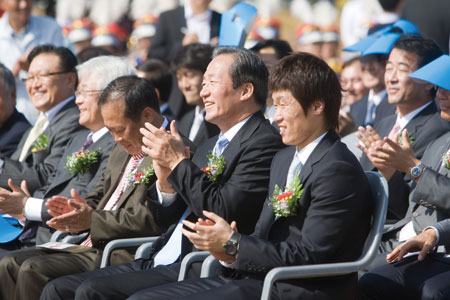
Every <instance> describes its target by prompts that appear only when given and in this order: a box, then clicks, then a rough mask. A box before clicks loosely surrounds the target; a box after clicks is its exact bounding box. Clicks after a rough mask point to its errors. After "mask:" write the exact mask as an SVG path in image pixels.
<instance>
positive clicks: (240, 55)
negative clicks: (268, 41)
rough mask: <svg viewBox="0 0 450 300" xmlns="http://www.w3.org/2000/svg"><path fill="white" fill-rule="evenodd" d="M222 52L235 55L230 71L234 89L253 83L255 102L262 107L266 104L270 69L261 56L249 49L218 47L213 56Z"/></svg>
mask: <svg viewBox="0 0 450 300" xmlns="http://www.w3.org/2000/svg"><path fill="white" fill-rule="evenodd" d="M222 54H230V55H233V56H234V57H235V58H234V61H233V63H232V64H231V66H230V68H229V72H228V73H229V75H230V77H231V80H232V82H233V89H237V88H238V87H240V86H242V85H243V84H245V83H251V84H252V85H253V96H254V98H255V102H256V103H257V104H258V105H260V106H261V107H263V106H264V105H266V100H267V94H268V90H267V83H268V78H269V71H268V70H267V67H266V65H265V64H264V62H263V60H262V59H261V57H260V56H259V55H258V54H256V53H255V52H253V51H250V50H247V49H242V48H236V47H218V48H216V49H214V52H213V58H214V57H217V56H219V55H222Z"/></svg>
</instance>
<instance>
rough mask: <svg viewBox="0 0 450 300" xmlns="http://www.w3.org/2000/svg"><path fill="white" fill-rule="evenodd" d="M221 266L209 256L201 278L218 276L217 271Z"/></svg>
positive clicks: (204, 264)
mask: <svg viewBox="0 0 450 300" xmlns="http://www.w3.org/2000/svg"><path fill="white" fill-rule="evenodd" d="M220 266H221V264H220V262H219V261H218V260H217V259H216V258H215V257H214V256H212V255H209V256H208V257H207V258H206V259H205V260H204V261H203V264H202V272H201V273H200V277H201V278H203V277H211V276H214V275H215V274H216V271H217V269H218V268H219V267H220Z"/></svg>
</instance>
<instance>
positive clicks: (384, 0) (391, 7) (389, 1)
mask: <svg viewBox="0 0 450 300" xmlns="http://www.w3.org/2000/svg"><path fill="white" fill-rule="evenodd" d="M378 2H379V3H380V6H381V8H382V9H383V10H384V11H387V12H394V11H395V9H396V8H397V6H398V4H399V3H400V0H378Z"/></svg>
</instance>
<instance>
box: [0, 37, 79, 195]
mask: <svg viewBox="0 0 450 300" xmlns="http://www.w3.org/2000/svg"><path fill="white" fill-rule="evenodd" d="M28 62H29V63H30V68H29V70H28V77H27V78H26V80H25V84H26V87H27V91H28V94H29V96H30V99H31V101H32V102H33V105H34V106H35V107H36V109H37V110H38V111H39V112H40V114H39V117H38V120H37V122H36V124H35V125H34V126H33V127H32V128H31V129H30V130H29V131H28V132H27V133H25V134H24V136H23V137H22V139H21V141H20V143H19V145H18V147H17V150H16V151H15V152H14V153H13V155H12V156H11V159H9V158H3V159H0V187H3V188H8V187H9V186H10V185H11V184H12V183H15V184H18V183H20V182H21V181H22V180H26V181H27V185H28V190H29V192H30V193H34V191H36V190H37V189H38V188H39V187H41V186H44V185H46V184H47V183H48V179H49V178H50V177H51V175H52V173H53V172H54V171H55V169H56V168H57V166H58V163H59V161H60V159H61V157H62V155H63V153H64V150H65V147H66V145H67V142H68V141H69V139H70V138H71V137H72V136H73V135H74V133H76V132H77V131H79V130H81V129H82V128H83V127H82V126H81V125H80V124H79V123H78V118H79V115H80V111H79V109H78V107H77V106H76V104H75V101H74V99H75V96H74V93H75V88H76V85H77V82H78V77H77V73H76V70H75V66H76V64H77V60H76V58H75V56H74V55H73V54H72V52H70V50H69V49H67V48H63V47H54V46H51V45H42V46H38V47H36V48H34V49H33V50H32V51H31V53H30V55H29V56H28ZM9 179H10V180H12V181H11V182H10V183H8V180H9Z"/></svg>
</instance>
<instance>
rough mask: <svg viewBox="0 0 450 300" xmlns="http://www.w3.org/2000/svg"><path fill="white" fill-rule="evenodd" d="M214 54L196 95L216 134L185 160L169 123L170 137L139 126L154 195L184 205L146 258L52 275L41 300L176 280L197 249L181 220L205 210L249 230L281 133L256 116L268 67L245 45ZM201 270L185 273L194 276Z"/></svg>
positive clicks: (124, 291)
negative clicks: (183, 263)
mask: <svg viewBox="0 0 450 300" xmlns="http://www.w3.org/2000/svg"><path fill="white" fill-rule="evenodd" d="M213 57H214V58H213V60H212V61H211V63H210V64H209V66H208V68H207V70H206V73H205V75H204V77H203V89H202V91H201V93H200V95H201V96H202V98H203V101H204V103H205V107H206V116H205V118H206V120H207V121H210V122H211V123H213V124H216V125H217V126H218V127H219V128H220V130H221V134H220V136H219V137H217V136H216V137H213V138H211V139H209V140H207V141H206V142H205V143H203V144H202V145H201V146H200V147H199V148H198V149H197V151H196V153H195V155H194V157H193V158H192V161H190V160H188V159H186V155H185V153H184V148H185V147H184V145H183V143H182V142H181V141H180V137H179V135H178V132H177V130H176V128H175V124H174V123H172V124H171V134H169V133H167V132H166V131H163V130H158V129H157V128H155V127H152V126H150V124H146V129H141V132H143V133H144V136H145V138H144V144H145V145H146V146H147V148H146V150H145V151H146V152H148V153H149V155H150V156H152V157H153V159H154V166H155V172H156V174H157V176H158V181H157V184H156V187H157V189H155V190H153V191H152V192H153V193H154V194H159V196H158V198H160V199H161V201H165V202H169V201H171V199H170V198H171V197H178V198H179V199H178V200H181V202H183V203H186V204H187V205H188V206H189V209H188V210H186V211H185V214H184V215H183V217H182V218H181V219H180V220H179V223H178V224H174V225H173V226H172V227H171V228H169V230H167V231H166V233H165V234H164V235H163V236H162V237H161V238H160V239H159V240H158V241H157V242H155V245H154V252H153V254H152V255H151V258H150V259H141V260H136V261H134V262H132V263H128V264H123V265H118V266H112V267H108V268H104V269H100V270H96V271H94V272H91V273H83V274H76V275H73V276H66V277H63V278H60V279H57V280H54V281H52V282H50V283H49V284H48V285H47V286H46V287H45V289H44V291H43V294H42V298H43V299H67V298H74V297H75V298H76V299H89V298H93V297H97V298H99V299H124V298H126V297H127V296H129V295H131V294H133V293H134V292H136V291H138V290H141V289H143V288H146V287H150V286H156V285H160V284H163V283H166V282H173V281H176V280H177V278H178V271H179V269H180V261H181V259H182V258H183V257H184V256H185V255H186V254H187V253H189V252H191V251H194V250H195V249H194V247H193V245H192V244H191V243H190V242H189V241H188V240H187V239H186V238H183V237H182V234H181V227H182V225H181V221H182V220H183V219H184V218H186V219H189V220H191V221H195V220H197V218H199V217H203V214H202V211H203V210H208V211H213V212H215V213H217V214H218V215H220V216H222V217H223V218H225V219H226V220H228V221H229V222H231V221H232V220H237V221H238V222H239V224H240V227H239V230H240V231H241V232H244V233H251V232H252V231H253V230H254V227H255V224H256V221H257V218H258V215H259V213H260V211H261V209H262V207H263V203H264V199H265V197H266V196H267V191H268V184H269V170H270V164H271V163H272V159H273V156H274V155H275V153H276V152H277V151H278V150H280V149H281V148H282V143H281V139H280V136H279V134H278V133H277V132H276V130H275V128H273V126H271V125H270V123H269V122H268V121H267V120H266V119H265V118H264V115H263V114H262V113H261V108H262V107H263V106H264V103H265V101H266V97H267V77H268V71H267V68H266V67H265V65H264V62H263V61H262V60H261V58H260V57H259V56H258V55H257V54H255V53H253V52H251V51H249V50H244V49H239V48H229V47H225V48H217V49H216V50H215V52H214V55H213ZM230 68H232V69H231V70H230ZM223 137H226V139H227V140H228V144H227V143H226V142H223V141H224V138H223ZM226 144H227V145H226ZM164 149H166V150H167V151H165V150H164ZM163 152H164V153H163ZM176 201H177V200H176ZM243 208H250V209H243ZM171 250H173V251H171ZM199 267H200V266H199V265H196V266H195V267H194V268H193V270H192V271H191V273H190V275H189V276H198V275H199V274H200V268H199ZM75 293H76V294H75Z"/></svg>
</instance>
